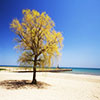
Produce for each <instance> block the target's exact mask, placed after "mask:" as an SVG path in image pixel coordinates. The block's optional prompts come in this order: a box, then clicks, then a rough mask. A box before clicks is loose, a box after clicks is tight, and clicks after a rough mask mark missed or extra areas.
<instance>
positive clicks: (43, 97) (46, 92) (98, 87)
mask: <svg viewBox="0 0 100 100" xmlns="http://www.w3.org/2000/svg"><path fill="white" fill-rule="evenodd" d="M31 80H32V73H11V72H0V100H100V76H93V75H76V74H63V73H37V80H38V81H39V83H38V85H37V86H35V85H34V86H33V85H31V84H29V83H30V82H31Z"/></svg>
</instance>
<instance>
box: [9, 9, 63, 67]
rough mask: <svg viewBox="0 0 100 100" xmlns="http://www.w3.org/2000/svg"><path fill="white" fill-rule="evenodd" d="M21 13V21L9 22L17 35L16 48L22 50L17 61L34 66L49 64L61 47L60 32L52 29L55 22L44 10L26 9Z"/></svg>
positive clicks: (58, 53) (61, 38)
mask: <svg viewBox="0 0 100 100" xmlns="http://www.w3.org/2000/svg"><path fill="white" fill-rule="evenodd" d="M22 13H23V15H24V16H23V19H22V21H19V20H18V19H13V21H12V23H11V24H10V26H11V28H12V31H13V32H14V33H16V35H17V37H16V38H15V40H16V41H17V42H18V45H17V46H16V48H17V49H20V50H22V54H21V56H20V57H19V60H18V61H19V62H20V63H21V64H28V65H29V64H31V65H33V66H35V67H36V66H37V65H38V66H50V65H51V62H52V58H53V57H55V56H59V55H60V49H61V48H62V47H63V45H62V41H63V36H62V34H61V32H57V31H56V30H55V29H54V26H55V24H54V22H53V21H52V19H51V18H50V17H49V16H48V14H46V12H42V13H39V12H38V11H36V10H32V11H31V10H30V9H26V10H23V11H22Z"/></svg>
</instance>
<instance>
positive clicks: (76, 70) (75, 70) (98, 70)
mask: <svg viewBox="0 0 100 100" xmlns="http://www.w3.org/2000/svg"><path fill="white" fill-rule="evenodd" d="M4 66H5V67H19V66H16V65H0V67H4ZM52 68H54V69H55V68H56V67H52ZM60 68H71V69H72V71H66V72H63V73H72V74H89V75H99V76H100V68H74V67H60Z"/></svg>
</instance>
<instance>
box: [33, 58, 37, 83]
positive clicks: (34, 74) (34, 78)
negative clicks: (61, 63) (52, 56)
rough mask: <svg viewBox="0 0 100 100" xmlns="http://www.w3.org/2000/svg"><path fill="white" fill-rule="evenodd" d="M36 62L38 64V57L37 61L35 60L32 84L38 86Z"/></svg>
mask: <svg viewBox="0 0 100 100" xmlns="http://www.w3.org/2000/svg"><path fill="white" fill-rule="evenodd" d="M36 62H37V57H35V60H34V66H33V80H32V84H37V81H36Z"/></svg>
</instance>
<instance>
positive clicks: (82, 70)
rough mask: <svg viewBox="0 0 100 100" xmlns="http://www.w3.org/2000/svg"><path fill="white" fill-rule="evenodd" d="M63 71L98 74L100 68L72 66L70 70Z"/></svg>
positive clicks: (99, 73)
mask: <svg viewBox="0 0 100 100" xmlns="http://www.w3.org/2000/svg"><path fill="white" fill-rule="evenodd" d="M65 68H67V67H65ZM64 73H72V74H88V75H100V68H72V71H66V72H64Z"/></svg>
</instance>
